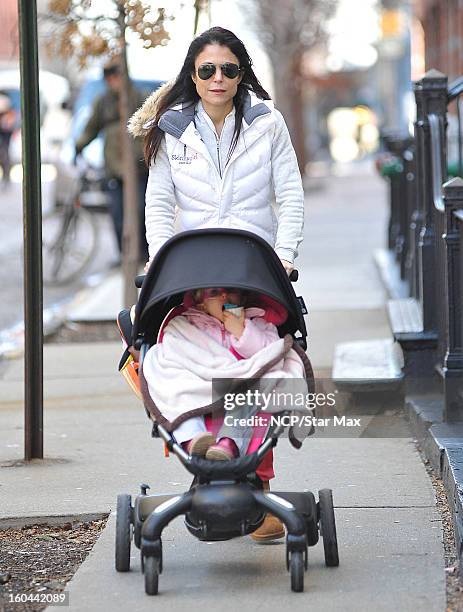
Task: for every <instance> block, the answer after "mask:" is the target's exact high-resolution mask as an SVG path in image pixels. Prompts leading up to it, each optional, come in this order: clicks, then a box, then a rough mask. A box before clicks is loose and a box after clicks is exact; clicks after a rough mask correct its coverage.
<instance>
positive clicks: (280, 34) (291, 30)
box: [244, 0, 337, 173]
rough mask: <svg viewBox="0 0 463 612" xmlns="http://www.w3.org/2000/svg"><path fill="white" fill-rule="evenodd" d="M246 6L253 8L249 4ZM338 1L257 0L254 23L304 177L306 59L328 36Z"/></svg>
mask: <svg viewBox="0 0 463 612" xmlns="http://www.w3.org/2000/svg"><path fill="white" fill-rule="evenodd" d="M244 1H246V6H247V7H249V4H248V1H249V0H244ZM336 4H337V0H254V2H253V4H252V5H251V6H252V10H251V11H250V17H251V20H252V21H253V22H254V24H255V26H256V31H257V33H258V35H259V37H260V39H261V42H262V44H263V46H264V48H265V50H266V52H267V54H268V56H269V58H270V61H271V64H272V68H273V73H274V83H275V98H276V104H277V106H278V108H279V110H281V112H282V113H283V115H284V116H285V119H286V121H287V124H288V128H289V131H290V134H291V138H292V141H293V144H294V148H295V150H296V155H297V159H298V163H299V169H300V171H301V173H303V172H304V170H305V165H306V150H305V131H304V112H303V110H304V107H303V82H304V75H303V60H304V55H305V54H306V53H307V51H309V49H311V48H313V47H314V46H315V45H316V44H318V43H320V41H321V40H322V39H323V38H324V36H325V27H326V23H327V21H328V19H329V18H330V17H331V16H332V15H333V13H334V9H335V7H336Z"/></svg>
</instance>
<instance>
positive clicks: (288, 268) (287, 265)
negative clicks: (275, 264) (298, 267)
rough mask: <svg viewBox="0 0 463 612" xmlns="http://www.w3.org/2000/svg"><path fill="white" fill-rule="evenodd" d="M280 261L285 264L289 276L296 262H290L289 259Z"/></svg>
mask: <svg viewBox="0 0 463 612" xmlns="http://www.w3.org/2000/svg"><path fill="white" fill-rule="evenodd" d="M280 261H281V263H282V264H283V268H284V269H285V270H286V274H287V275H288V276H289V275H290V274H291V272H292V271H293V270H294V264H292V263H290V262H289V261H286V259H280Z"/></svg>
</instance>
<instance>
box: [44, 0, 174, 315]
mask: <svg viewBox="0 0 463 612" xmlns="http://www.w3.org/2000/svg"><path fill="white" fill-rule="evenodd" d="M111 2H112V5H113V10H112V11H111V12H107V13H106V14H104V15H103V14H98V13H97V12H96V9H95V6H96V4H97V3H96V2H93V0H49V3H48V13H47V15H45V16H42V17H45V18H46V19H47V20H48V21H51V22H53V23H54V24H56V28H55V30H54V32H53V35H52V36H51V37H50V40H49V44H48V48H49V51H50V52H52V53H57V54H59V55H61V56H63V57H67V58H69V57H74V58H76V59H77V61H78V63H79V65H80V67H82V68H84V67H85V66H86V65H87V63H88V60H89V59H90V58H95V57H101V58H107V59H109V58H111V57H116V56H117V57H119V58H120V61H121V68H122V76H123V81H124V86H123V87H122V90H121V92H120V95H119V117H120V131H121V134H120V137H121V142H122V151H123V186H124V225H123V231H122V247H123V248H122V267H123V274H124V305H125V306H130V305H131V304H133V303H135V302H136V299H137V293H136V289H135V286H134V278H135V276H136V274H137V271H138V265H139V214H138V193H137V183H136V180H137V179H136V176H137V169H136V161H135V155H134V152H133V146H134V145H133V140H132V138H131V137H130V136H129V134H128V132H127V128H126V126H127V122H128V120H129V114H130V109H129V90H130V77H129V71H128V66H127V41H126V38H127V33H128V32H132V33H134V34H136V35H137V36H138V38H139V39H140V40H142V41H143V46H144V47H145V49H150V48H154V47H157V46H158V45H164V44H166V43H167V41H168V39H169V35H168V33H167V32H166V30H165V29H164V24H165V22H166V20H167V19H169V18H172V17H168V16H167V15H166V11H165V9H163V8H158V9H153V8H152V7H150V6H149V5H148V3H147V2H145V1H143V0H111Z"/></svg>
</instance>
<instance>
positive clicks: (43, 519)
mask: <svg viewBox="0 0 463 612" xmlns="http://www.w3.org/2000/svg"><path fill="white" fill-rule="evenodd" d="M110 514H111V512H109V511H108V510H105V511H100V512H84V513H82V514H47V515H40V516H12V517H6V518H0V532H1V531H5V529H23V528H24V527H32V526H33V525H50V526H53V527H58V526H62V525H64V524H65V523H90V522H92V521H100V520H101V519H104V518H107V517H108V516H109V515H110Z"/></svg>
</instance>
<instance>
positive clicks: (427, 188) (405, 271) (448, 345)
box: [385, 70, 463, 421]
mask: <svg viewBox="0 0 463 612" xmlns="http://www.w3.org/2000/svg"><path fill="white" fill-rule="evenodd" d="M414 93H415V100H416V121H415V124H414V135H413V137H412V138H409V139H407V137H404V136H401V137H397V136H396V137H391V136H386V138H385V144H386V147H387V149H388V150H389V151H390V153H392V154H393V156H394V158H395V168H396V171H395V172H391V173H390V174H389V178H390V206H391V210H390V223H389V231H388V245H389V249H391V251H392V252H393V253H395V257H396V262H397V265H398V266H399V269H400V273H401V278H402V280H405V281H406V282H407V285H408V290H409V295H410V297H411V298H414V299H415V300H416V303H417V304H418V306H419V312H421V315H422V332H421V336H422V338H423V343H424V342H425V341H426V342H428V343H429V339H430V338H433V337H435V338H436V348H435V349H433V353H432V354H433V357H432V359H433V363H434V365H435V368H436V370H437V372H438V373H439V375H440V377H441V379H442V380H443V383H444V384H443V391H444V395H445V402H444V403H445V413H444V416H445V419H446V420H448V421H461V420H463V242H462V241H463V132H462V114H463V113H462V112H461V98H463V77H461V78H459V79H458V80H456V81H455V82H453V83H452V84H451V85H450V86H449V85H448V82H447V77H446V76H445V75H443V74H441V73H439V72H437V71H435V70H432V71H430V72H428V73H427V74H426V75H425V76H424V77H423V78H422V79H421V80H420V81H418V82H416V83H415V84H414ZM453 104H455V105H456V112H449V111H452V110H453V109H452V106H451V105H453ZM449 107H450V108H449ZM449 176H453V177H459V178H452V179H451V180H450V181H448V180H447V179H448V177H449ZM402 337H403V334H402ZM417 343H418V344H419V337H418V338H417ZM427 346H429V344H428V345H427ZM415 348H416V345H415Z"/></svg>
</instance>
